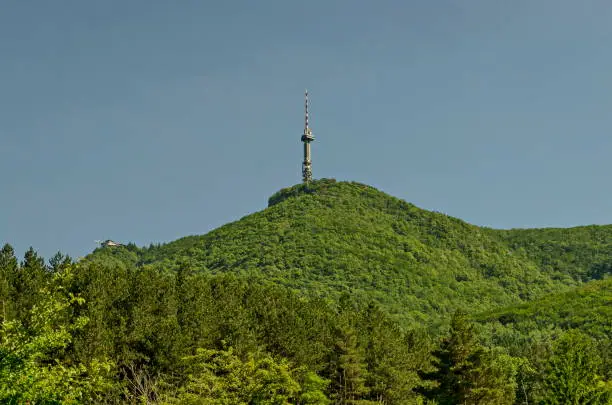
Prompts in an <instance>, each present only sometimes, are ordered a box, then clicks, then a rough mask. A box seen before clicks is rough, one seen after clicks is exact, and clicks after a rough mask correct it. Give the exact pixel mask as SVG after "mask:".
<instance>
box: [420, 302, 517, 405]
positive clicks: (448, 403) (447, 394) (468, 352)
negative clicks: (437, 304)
mask: <svg viewBox="0 0 612 405" xmlns="http://www.w3.org/2000/svg"><path fill="white" fill-rule="evenodd" d="M432 354H433V357H434V362H433V363H434V364H433V365H434V367H435V368H436V370H435V371H432V372H428V373H422V376H423V378H424V379H425V380H428V381H431V382H432V383H433V384H434V387H431V388H422V389H420V390H419V391H420V392H421V393H422V394H423V395H425V397H426V398H428V399H432V400H435V401H437V402H438V404H440V405H455V404H464V405H476V404H478V405H485V404H491V405H502V404H512V403H513V401H514V389H515V384H514V378H513V375H512V371H513V370H512V369H511V368H509V367H508V365H507V363H506V364H504V363H503V362H501V361H500V359H498V358H496V356H495V355H494V353H492V352H490V351H488V350H486V349H485V348H484V347H482V346H481V345H480V344H479V342H478V339H477V336H476V333H475V331H474V327H473V325H472V324H471V323H470V322H469V321H468V320H467V317H466V315H465V314H463V313H460V312H458V313H456V314H455V315H454V316H453V318H452V320H451V329H450V332H449V335H448V336H447V337H446V338H444V339H443V340H442V342H441V345H440V348H439V349H438V350H435V351H434V352H433V353H432Z"/></svg>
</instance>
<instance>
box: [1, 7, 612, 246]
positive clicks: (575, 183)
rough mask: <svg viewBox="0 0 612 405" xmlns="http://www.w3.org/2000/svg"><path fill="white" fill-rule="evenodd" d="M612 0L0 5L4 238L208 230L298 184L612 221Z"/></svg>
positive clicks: (489, 212) (448, 206)
mask: <svg viewBox="0 0 612 405" xmlns="http://www.w3.org/2000/svg"><path fill="white" fill-rule="evenodd" d="M611 21H612V4H610V2H609V1H608V0H599V1H597V0H593V1H590V0H584V1H575V0H538V1H534V0H515V1H506V0H453V1H451V0H437V1H430V0H421V1H405V0H402V1H400V0H398V1H384V0H382V1H369V0H368V1H365V0H362V1H354V0H351V1H349V0H346V1H333V0H312V1H309V2H306V1H303V2H297V1H287V0H276V1H246V0H245V1H204V0H198V1H195V0H193V1H189V0H183V1H166V0H164V1H162V0H105V1H94V0H57V1H47V0H29V1H23V0H3V1H2V4H1V8H0V174H1V176H2V177H1V178H2V187H1V190H2V194H1V198H0V242H1V243H4V242H9V243H11V244H13V246H14V247H15V248H16V250H17V251H18V253H19V254H20V255H22V254H23V251H24V250H25V249H26V248H27V247H28V246H30V245H32V246H34V248H35V249H37V250H39V252H40V253H41V254H43V255H44V256H45V257H48V256H50V255H51V254H53V253H54V252H56V251H58V250H61V251H63V252H66V253H68V254H71V255H72V256H80V255H84V254H85V253H87V252H88V251H90V250H91V249H93V248H94V247H95V245H94V243H93V241H94V240H95V239H107V238H111V239H114V240H118V241H123V242H127V241H134V242H135V243H137V244H138V245H145V244H149V243H150V242H155V243H157V242H166V241H170V240H173V239H176V238H178V237H181V236H185V235H189V234H202V233H205V232H207V231H209V230H211V229H213V228H215V227H217V226H219V225H222V224H224V223H227V222H229V221H233V220H237V219H239V218H241V217H242V216H244V215H246V214H249V213H252V212H255V211H258V210H260V209H263V208H264V207H265V206H266V202H267V198H268V197H269V196H270V195H271V194H272V193H274V192H275V191H277V190H278V189H280V188H282V187H286V186H289V185H293V184H295V183H298V182H299V181H300V159H301V153H302V149H301V144H300V141H299V139H300V134H301V131H302V126H303V124H302V97H303V96H302V92H303V90H304V88H308V89H309V91H310V93H311V96H312V119H311V123H312V127H313V130H314V134H315V136H316V137H317V140H316V142H315V143H314V144H313V171H314V176H315V177H333V178H336V179H339V180H355V181H359V182H363V183H368V184H371V185H373V186H375V187H377V188H379V189H381V190H383V191H385V192H388V193H390V194H393V195H395V196H397V197H400V198H402V199H405V200H407V201H410V202H412V203H415V204H417V205H418V206H421V207H423V208H426V209H432V210H438V211H443V212H446V213H448V214H449V215H453V216H457V217H460V218H462V219H465V220H467V221H469V222H471V223H474V224H479V225H487V226H493V227H501V228H509V227H543V226H573V225H580V224H592V223H597V224H606V223H612V209H611V208H612V187H610V174H611V173H612V158H611V155H612V132H611V129H612V52H611V51H610V44H612V23H611Z"/></svg>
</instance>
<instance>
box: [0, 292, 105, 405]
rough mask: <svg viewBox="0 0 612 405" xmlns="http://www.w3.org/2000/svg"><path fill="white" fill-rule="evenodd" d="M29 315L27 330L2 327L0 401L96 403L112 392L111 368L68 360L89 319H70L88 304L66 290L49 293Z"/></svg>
mask: <svg viewBox="0 0 612 405" xmlns="http://www.w3.org/2000/svg"><path fill="white" fill-rule="evenodd" d="M40 296H41V299H40V301H39V302H38V303H37V304H35V305H34V307H33V308H32V309H31V311H30V313H29V319H30V323H29V326H28V327H27V328H26V327H25V326H24V325H23V323H22V322H20V321H18V320H12V321H7V320H4V321H3V322H2V325H1V326H0V401H1V402H2V403H63V404H77V403H78V404H80V403H96V402H98V401H99V400H100V399H101V398H102V396H103V395H104V393H105V392H106V391H108V390H110V389H111V387H112V383H111V379H110V373H111V368H112V364H111V363H110V362H108V361H105V360H103V359H94V360H92V361H91V362H89V363H88V364H83V363H77V364H70V362H66V361H65V355H66V350H67V348H68V347H69V345H70V344H71V342H72V338H73V333H74V332H75V331H77V330H80V329H81V328H82V327H83V326H84V325H85V324H86V323H87V319H86V318H83V317H79V318H76V319H69V317H70V313H71V311H70V310H71V307H73V306H78V305H82V304H83V300H82V299H80V298H77V297H75V296H73V295H70V294H67V293H65V291H63V290H62V289H52V288H44V289H43V290H42V291H41V292H40Z"/></svg>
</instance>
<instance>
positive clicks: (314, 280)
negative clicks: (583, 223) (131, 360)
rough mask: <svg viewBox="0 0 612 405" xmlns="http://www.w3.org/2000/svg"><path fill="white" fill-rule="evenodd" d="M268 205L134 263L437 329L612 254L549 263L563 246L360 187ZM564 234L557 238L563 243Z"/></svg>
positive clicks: (528, 295) (321, 186)
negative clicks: (345, 298)
mask: <svg viewBox="0 0 612 405" xmlns="http://www.w3.org/2000/svg"><path fill="white" fill-rule="evenodd" d="M268 205H269V206H268V208H266V209H264V210H262V211H260V212H257V213H254V214H251V215H248V216H246V217H244V218H242V219H240V220H239V221H236V222H232V223H229V224H227V225H224V226H222V227H220V228H218V229H216V230H213V231H211V232H209V233H208V234H206V235H202V236H188V237H185V238H181V239H178V240H176V241H174V242H171V243H168V244H164V245H157V246H151V247H149V248H145V249H136V251H135V252H134V254H132V256H129V260H130V261H132V262H133V263H134V264H138V265H150V266H159V268H160V269H162V268H163V269H165V270H168V269H174V270H178V269H180V268H183V269H184V268H189V269H190V270H192V271H199V272H207V273H212V274H214V273H224V272H230V273H234V274H236V275H239V276H245V277H249V278H250V279H252V280H254V281H256V282H265V283H269V282H271V283H275V284H279V285H282V286H285V287H288V288H291V289H294V290H298V291H300V292H301V293H303V294H305V295H309V296H312V295H314V296H319V297H324V298H329V299H332V300H337V299H339V298H340V297H341V296H342V295H343V294H349V295H351V296H352V297H353V298H354V299H356V300H357V301H363V302H366V301H375V302H378V303H379V304H381V306H382V307H384V308H386V309H387V310H388V311H389V312H390V313H392V314H394V315H395V316H396V317H398V318H399V319H400V320H401V321H402V322H403V323H404V324H415V323H419V324H423V323H426V324H436V323H437V322H439V321H440V320H441V319H444V318H447V316H448V315H449V313H450V312H452V311H454V310H455V309H457V308H464V309H466V310H469V311H470V312H478V311H485V310H490V309H493V308H496V307H502V306H507V305H515V304H520V303H522V302H524V301H528V300H531V299H534V298H538V297H540V296H543V295H544V294H546V293H550V292H557V291H563V290H565V289H567V288H568V287H571V286H575V285H578V284H580V282H581V281H582V280H585V279H588V275H589V274H591V273H589V272H590V271H591V270H590V268H591V267H593V265H594V263H592V261H593V260H590V259H593V257H595V256H593V255H591V256H593V257H591V256H589V257H586V258H585V257H582V256H584V255H587V256H588V254H589V250H588V249H587V250H584V248H585V246H586V245H588V244H589V243H597V245H596V246H595V247H596V249H591V251H598V252H599V251H601V252H602V253H605V252H603V251H604V250H606V251H607V252H610V250H612V249H611V248H610V246H611V244H612V243H611V241H612V231H611V229H610V227H596V228H597V232H595V233H594V234H593V235H591V236H590V237H589V236H588V235H587V236H585V233H584V230H582V231H581V235H582V237H581V238H580V240H579V242H580V244H581V248H582V253H581V254H582V256H581V257H582V259H581V260H576V257H573V256H572V257H568V256H567V255H566V256H563V255H559V256H558V257H557V258H556V259H555V260H556V262H555V263H552V262H549V261H546V259H545V256H546V254H548V253H549V252H550V249H546V246H544V245H546V243H549V244H552V245H551V246H553V245H554V246H556V245H555V243H557V242H555V240H556V239H555V240H553V239H554V238H553V239H551V240H549V241H548V242H546V243H545V242H543V240H542V237H541V236H542V232H544V231H541V232H540V231H538V230H535V231H533V232H530V233H527V234H524V233H521V231H516V232H514V231H496V230H491V229H488V228H481V227H478V226H474V225H470V224H468V223H466V222H464V221H461V220H459V219H456V218H453V217H450V216H447V215H444V214H440V213H435V212H430V211H426V210H423V209H420V208H418V207H416V206H414V205H412V204H410V203H407V202H405V201H402V200H400V199H398V198H395V197H392V196H389V195H387V194H385V193H383V192H380V191H378V190H376V189H375V188H373V187H370V186H367V185H364V184H360V183H355V182H336V181H335V180H332V179H322V180H318V181H314V182H311V183H308V184H299V185H296V186H293V187H289V188H285V189H282V190H280V191H279V192H277V193H275V194H274V195H272V196H271V197H270V199H269V204H268ZM559 232H561V231H559ZM559 232H557V233H558V234H556V235H553V236H554V237H555V238H557V239H558V238H559V237H561V239H562V240H567V239H565V238H564V237H563V233H562V232H561V233H560V234H559ZM568 232H572V230H568ZM586 234H589V233H588V232H587V233H586ZM559 235H561V236H559ZM589 238H590V239H589ZM591 247H592V246H591ZM123 250H125V249H123ZM570 250H571V246H569V245H568V244H567V243H566V246H565V247H564V252H566V253H567V252H568V251H570ZM591 253H592V252H591ZM100 254H120V253H119V251H114V253H113V252H111V251H110V250H109V251H108V253H102V251H100ZM126 257H127V256H126ZM602 257H610V255H609V254H604V255H603V256H602ZM589 260H590V261H589ZM600 267H601V266H600ZM578 275H580V277H578Z"/></svg>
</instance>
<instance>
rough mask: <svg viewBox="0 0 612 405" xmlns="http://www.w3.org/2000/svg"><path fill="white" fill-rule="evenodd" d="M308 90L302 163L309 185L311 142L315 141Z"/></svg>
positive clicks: (310, 179) (305, 103)
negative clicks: (309, 112) (311, 127)
mask: <svg viewBox="0 0 612 405" xmlns="http://www.w3.org/2000/svg"><path fill="white" fill-rule="evenodd" d="M308 108H309V100H308V90H306V91H305V92H304V133H303V134H302V142H304V161H303V162H302V181H303V182H304V183H309V182H311V181H312V159H311V156H310V142H312V141H314V139H315V138H314V136H312V130H311V129H310V127H309V126H308V118H309V117H308Z"/></svg>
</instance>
